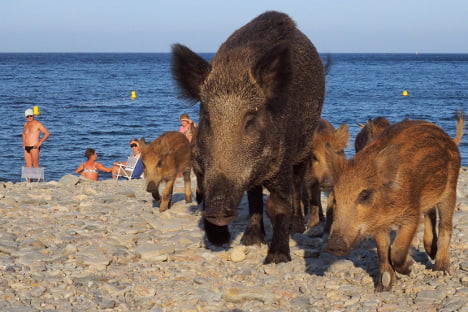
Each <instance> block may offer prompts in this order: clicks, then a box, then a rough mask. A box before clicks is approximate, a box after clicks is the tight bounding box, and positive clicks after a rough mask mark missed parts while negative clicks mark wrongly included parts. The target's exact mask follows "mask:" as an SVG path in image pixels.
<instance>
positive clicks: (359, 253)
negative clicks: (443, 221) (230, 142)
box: [0, 168, 468, 312]
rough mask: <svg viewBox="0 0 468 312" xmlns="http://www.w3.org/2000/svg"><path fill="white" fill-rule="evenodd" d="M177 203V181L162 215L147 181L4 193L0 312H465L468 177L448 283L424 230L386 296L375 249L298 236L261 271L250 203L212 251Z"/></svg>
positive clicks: (17, 187) (20, 187) (462, 185)
mask: <svg viewBox="0 0 468 312" xmlns="http://www.w3.org/2000/svg"><path fill="white" fill-rule="evenodd" d="M182 192H183V188H182V179H178V180H177V184H176V188H175V193H174V196H173V206H172V208H171V209H170V210H168V211H166V212H164V213H159V211H158V206H157V205H156V204H154V203H153V201H152V197H151V195H150V194H149V193H147V192H145V190H144V181H142V180H132V181H119V182H115V181H112V180H109V181H107V180H106V181H100V182H88V181H83V180H79V179H78V178H77V177H75V176H65V177H63V178H62V179H61V180H60V181H51V182H46V183H31V184H26V183H10V182H8V183H3V184H0V213H1V218H0V275H1V277H0V311H18V312H19V311H21V312H22V311H155V312H156V311H157V312H159V311H232V312H241V311H330V312H334V311H379V312H385V311H389V312H390V311H464V312H468V299H467V298H468V273H467V271H468V251H467V240H466V235H467V234H468V168H462V170H461V175H460V179H459V185H458V191H457V207H456V213H455V216H454V231H453V237H452V241H451V248H450V255H451V270H452V275H444V274H442V273H440V272H433V271H432V270H431V269H430V268H431V267H432V262H431V261H430V260H428V258H427V256H426V255H425V253H424V249H423V247H422V230H421V229H420V230H419V231H418V233H417V236H416V237H415V239H414V241H413V246H414V248H413V258H414V259H415V263H414V264H413V271H412V273H411V274H410V275H409V276H403V275H398V281H397V283H396V285H394V287H393V290H392V291H391V292H384V293H375V292H374V279H375V278H376V276H377V272H378V265H377V256H376V253H375V246H374V243H373V240H372V239H368V240H366V241H364V242H363V243H362V244H360V245H359V247H358V248H357V249H355V250H354V251H353V252H352V253H351V254H350V255H348V256H347V257H336V256H334V255H331V254H329V253H327V252H325V251H324V250H323V246H324V241H323V240H322V238H318V237H309V236H307V235H303V234H296V235H294V236H293V237H291V239H290V246H291V256H292V261H291V262H289V263H283V264H278V265H274V264H273V265H263V264H262V262H263V259H264V257H265V255H266V252H267V247H266V246H249V247H245V246H242V245H240V238H241V236H242V232H243V230H244V228H245V224H246V219H247V217H246V215H247V209H246V200H245V199H243V201H242V202H241V205H240V208H239V209H240V216H239V218H238V219H237V220H236V221H235V222H234V223H233V224H232V225H231V226H230V228H231V232H232V233H233V241H232V243H231V244H230V246H226V247H225V248H216V247H214V246H211V245H210V244H208V243H207V242H206V241H205V239H204V233H203V230H202V229H201V227H200V211H199V209H198V207H197V205H196V204H195V203H193V204H186V203H185V202H184V197H183V194H182ZM323 199H324V200H326V199H325V198H323ZM268 237H271V231H268Z"/></svg>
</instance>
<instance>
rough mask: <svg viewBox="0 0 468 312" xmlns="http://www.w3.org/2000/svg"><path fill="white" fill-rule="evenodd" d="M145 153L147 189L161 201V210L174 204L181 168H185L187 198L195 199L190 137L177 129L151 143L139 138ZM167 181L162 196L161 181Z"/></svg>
mask: <svg viewBox="0 0 468 312" xmlns="http://www.w3.org/2000/svg"><path fill="white" fill-rule="evenodd" d="M139 146H140V151H141V157H142V159H143V165H144V167H145V169H144V175H145V181H146V191H147V192H149V193H151V194H152V195H153V198H154V200H156V201H160V202H161V204H160V206H159V211H160V212H163V211H165V210H166V209H168V208H170V207H171V202H172V191H173V187H174V182H175V179H176V177H177V174H178V173H179V172H183V175H184V186H185V202H186V203H191V202H192V188H191V182H190V170H191V163H190V143H189V141H188V140H187V137H186V136H185V135H184V134H182V133H180V132H176V131H169V132H166V133H163V134H162V135H161V136H160V137H158V138H156V139H155V140H154V141H152V142H151V143H150V144H146V143H145V139H144V138H142V139H141V140H139ZM161 182H165V183H166V185H165V187H164V191H163V193H162V198H161V196H160V195H159V185H160V184H161Z"/></svg>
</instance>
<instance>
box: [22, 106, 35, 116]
mask: <svg viewBox="0 0 468 312" xmlns="http://www.w3.org/2000/svg"><path fill="white" fill-rule="evenodd" d="M26 116H34V111H33V110H32V109H30V108H28V109H27V110H25V111H24V117H26Z"/></svg>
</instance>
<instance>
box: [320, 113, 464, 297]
mask: <svg viewBox="0 0 468 312" xmlns="http://www.w3.org/2000/svg"><path fill="white" fill-rule="evenodd" d="M460 116H462V114H458V118H457V138H458V141H459V135H458V134H460V133H461V132H462V129H463V123H464V118H463V116H462V117H460ZM456 141H457V139H455V140H452V139H451V138H450V137H449V136H448V135H447V134H446V133H445V132H444V131H443V130H442V129H440V128H439V127H438V126H436V125H435V124H433V123H429V122H425V121H417V120H405V121H402V122H399V123H397V124H394V125H392V126H390V127H388V128H387V129H386V130H385V131H384V132H383V133H382V135H380V136H379V137H378V138H377V139H376V140H375V141H373V142H372V143H370V144H369V145H367V146H366V147H364V149H362V150H361V151H360V152H359V153H357V154H356V155H355V157H354V158H353V159H351V160H350V161H349V162H342V163H341V164H342V168H341V169H340V170H339V172H340V175H339V177H338V179H337V182H336V184H335V186H334V194H335V214H334V220H333V224H332V226H331V233H330V237H329V240H328V250H329V251H331V252H332V253H334V254H337V255H345V254H347V253H348V252H349V250H350V249H351V248H352V247H353V245H354V244H356V243H357V242H358V241H359V239H360V238H362V237H363V236H373V237H374V238H375V241H376V244H377V253H378V257H379V269H380V275H379V280H378V283H377V287H376V291H388V290H390V289H391V287H392V284H393V283H394V282H395V280H396V274H395V271H396V272H398V273H401V274H409V273H410V271H411V268H410V266H411V263H412V260H411V257H410V256H409V254H408V250H409V247H410V245H411V241H412V239H413V237H414V235H415V232H416V230H417V227H418V224H419V221H420V218H421V215H422V214H424V217H425V218H424V220H425V221H424V225H425V228H424V239H423V241H424V248H425V250H426V252H427V254H428V255H429V256H430V257H431V258H432V259H434V258H435V265H434V270H439V271H445V272H448V273H450V269H449V254H448V248H449V243H450V238H451V235H452V216H453V213H454V208H455V201H456V186H457V180H458V173H459V169H460V153H459V151H458V147H457V144H456V143H458V141H457V142H456ZM437 214H438V215H439V225H438V233H436V229H435V225H436V215H437ZM393 229H396V231H397V232H396V237H395V240H394V241H393V245H392V246H391V247H390V244H391V239H390V232H391V230H393ZM437 234H438V237H437Z"/></svg>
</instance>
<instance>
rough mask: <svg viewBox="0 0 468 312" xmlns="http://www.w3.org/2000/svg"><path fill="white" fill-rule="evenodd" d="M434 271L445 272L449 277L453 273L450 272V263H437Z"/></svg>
mask: <svg viewBox="0 0 468 312" xmlns="http://www.w3.org/2000/svg"><path fill="white" fill-rule="evenodd" d="M432 270H433V271H443V272H446V273H447V274H448V275H452V272H451V271H450V265H449V264H448V261H437V260H436V262H435V264H434V268H433V269H432Z"/></svg>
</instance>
